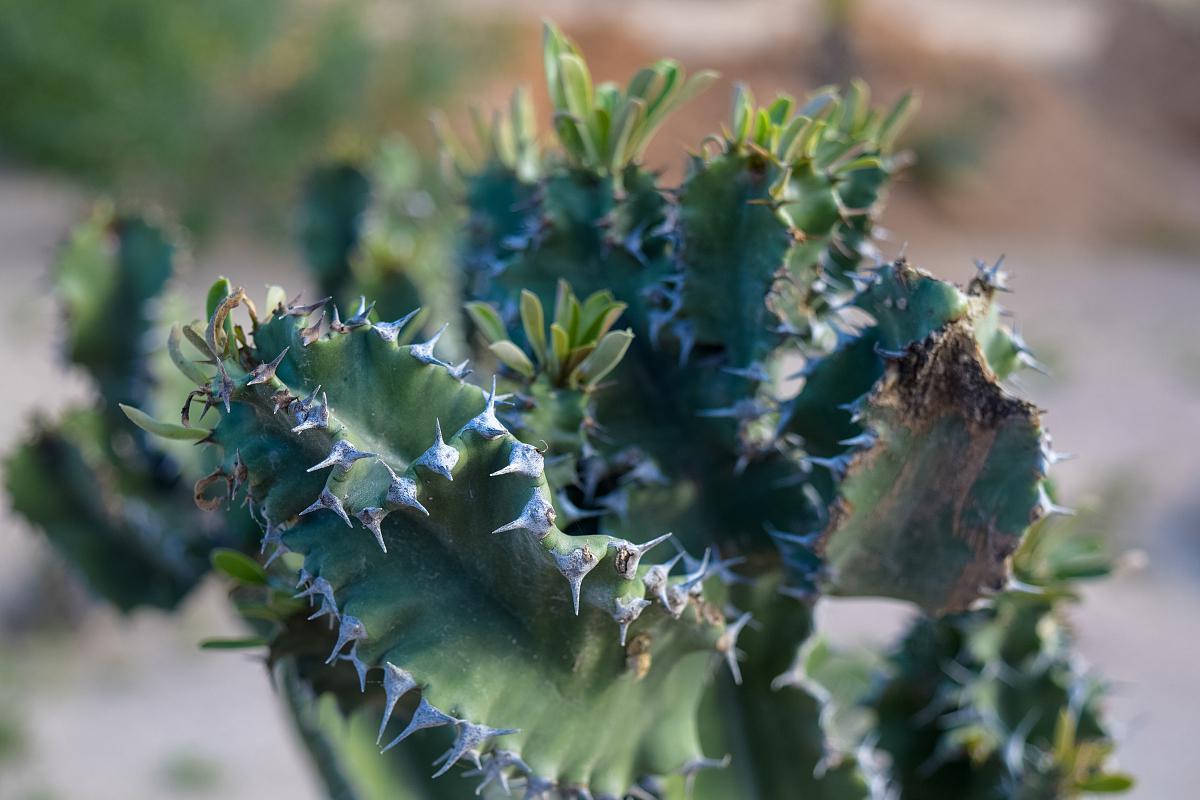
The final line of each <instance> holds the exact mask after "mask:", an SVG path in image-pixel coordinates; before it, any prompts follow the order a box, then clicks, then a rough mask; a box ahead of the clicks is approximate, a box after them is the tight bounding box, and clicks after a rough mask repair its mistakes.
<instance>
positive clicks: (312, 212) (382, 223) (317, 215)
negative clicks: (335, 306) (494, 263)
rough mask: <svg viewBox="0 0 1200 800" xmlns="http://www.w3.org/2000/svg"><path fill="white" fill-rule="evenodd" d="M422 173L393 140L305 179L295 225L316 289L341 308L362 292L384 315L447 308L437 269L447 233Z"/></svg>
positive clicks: (450, 285) (451, 289)
mask: <svg viewBox="0 0 1200 800" xmlns="http://www.w3.org/2000/svg"><path fill="white" fill-rule="evenodd" d="M359 149H360V150H361V149H362V148H359ZM428 172H429V170H423V167H422V164H421V160H420V158H419V157H418V155H417V153H416V152H415V151H414V150H413V148H412V146H411V145H410V144H408V143H407V141H405V140H404V139H402V138H400V137H392V138H390V139H388V140H386V141H385V142H383V143H382V144H381V145H380V146H379V147H377V148H375V150H374V152H368V153H363V152H344V153H341V154H339V155H337V156H335V157H333V158H331V159H330V160H329V161H328V162H327V163H325V164H322V165H321V166H319V167H317V168H316V169H314V170H313V171H312V172H311V173H310V174H309V175H308V176H307V178H306V179H305V181H304V186H303V191H302V199H301V205H300V213H299V220H298V222H299V225H298V227H299V234H300V243H301V250H302V252H303V254H304V260H305V262H306V263H307V264H308V267H309V269H310V270H311V272H312V274H313V277H314V278H315V279H316V284H317V289H318V291H320V292H321V293H322V294H323V295H326V296H330V297H333V298H334V299H335V300H336V301H337V302H338V303H339V304H340V305H341V307H342V308H344V309H347V310H348V309H349V308H353V303H355V302H356V301H358V299H359V298H360V296H361V295H364V294H365V295H367V296H369V297H371V298H372V299H373V300H374V301H375V303H376V308H377V309H378V311H379V313H380V314H381V315H383V316H384V317H394V316H399V315H400V314H402V313H404V312H405V311H407V310H409V309H412V308H414V307H416V306H425V307H427V308H431V309H432V310H434V311H435V312H436V313H438V314H446V313H448V312H449V311H450V310H452V308H453V306H454V299H453V298H454V296H455V289H456V287H455V285H454V281H453V275H452V274H448V273H447V272H446V271H445V270H439V269H438V268H437V265H439V264H441V263H443V262H444V260H445V257H446V255H447V253H446V251H447V250H448V248H449V239H450V236H451V235H452V234H451V231H450V229H449V226H448V224H447V223H448V220H447V219H446V215H445V214H439V213H438V209H439V204H438V202H437V198H438V196H439V195H440V194H441V192H440V191H439V190H438V187H436V186H431V187H430V186H427V185H428V184H429V182H430V181H429V177H430V176H429V175H428V174H427V173H428Z"/></svg>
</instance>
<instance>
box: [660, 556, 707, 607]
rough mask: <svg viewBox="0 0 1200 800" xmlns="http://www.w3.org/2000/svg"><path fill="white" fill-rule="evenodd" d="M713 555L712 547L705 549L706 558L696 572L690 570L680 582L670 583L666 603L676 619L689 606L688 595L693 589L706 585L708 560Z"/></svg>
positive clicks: (664, 597) (701, 561)
mask: <svg viewBox="0 0 1200 800" xmlns="http://www.w3.org/2000/svg"><path fill="white" fill-rule="evenodd" d="M711 556H712V548H707V547H706V548H705V549H704V558H702V559H701V560H700V566H699V567H697V568H696V570H695V571H694V572H690V573H688V574H686V575H684V576H683V578H682V579H680V581H679V582H678V583H672V584H669V585H668V586H667V587H666V589H665V591H664V593H663V600H664V603H663V604H664V605H665V606H666V607H667V611H668V612H669V613H670V614H671V616H673V617H675V618H676V619H678V618H679V615H680V614H682V613H683V610H684V609H685V608H687V602H688V597H689V596H690V595H691V594H692V590H693V589H697V590H699V589H700V588H701V587H702V586H703V585H704V579H705V578H706V577H708V560H709V558H710V557H711Z"/></svg>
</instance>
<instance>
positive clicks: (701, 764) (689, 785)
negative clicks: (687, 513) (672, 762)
mask: <svg viewBox="0 0 1200 800" xmlns="http://www.w3.org/2000/svg"><path fill="white" fill-rule="evenodd" d="M729 761H730V756H729V754H728V753H726V754H725V756H724V757H723V758H706V757H704V756H696V757H695V758H693V759H692V760H691V761H689V762H688V763H686V764H684V765H683V766H682V767H680V768H679V774H680V775H682V776H683V793H684V796H685V797H687V798H691V797H692V796H693V795H694V793H695V791H696V774H697V773H698V772H700V770H702V769H724V768H725V767H728V766H729Z"/></svg>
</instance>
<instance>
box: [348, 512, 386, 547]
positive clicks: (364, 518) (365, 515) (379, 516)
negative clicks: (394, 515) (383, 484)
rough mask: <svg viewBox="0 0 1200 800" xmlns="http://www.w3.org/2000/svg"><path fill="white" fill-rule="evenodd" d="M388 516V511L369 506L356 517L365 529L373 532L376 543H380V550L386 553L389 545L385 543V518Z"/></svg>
mask: <svg viewBox="0 0 1200 800" xmlns="http://www.w3.org/2000/svg"><path fill="white" fill-rule="evenodd" d="M387 514H388V512H387V511H385V510H384V509H382V508H380V507H378V506H368V507H367V508H364V509H363V510H362V511H359V512H358V513H357V514H355V515H354V516H355V517H357V518H358V521H359V522H361V523H362V525H363V527H364V528H366V529H367V530H369V531H370V532H371V534H372V535H373V536H374V537H375V541H376V542H378V543H379V549H380V550H382V551H383V552H385V553H386V552H387V545H386V544H384V542H383V518H384V517H386V516H387Z"/></svg>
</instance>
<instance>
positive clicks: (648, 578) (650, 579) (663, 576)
mask: <svg viewBox="0 0 1200 800" xmlns="http://www.w3.org/2000/svg"><path fill="white" fill-rule="evenodd" d="M681 558H683V553H676V554H675V556H674V557H673V558H671V560H670V561H667V562H665V563H662V564H655V565H654V566H652V567H650V569H648V570H646V574H645V575H643V576H642V583H643V584H644V585H645V587H646V591H647V592H649V593H650V594H651V595H654V596H655V597H657V598H658V599H659V600H660V601H661V602H662V604H663V605H664V606H666V605H667V578H668V576H670V574H671V569H672V567H674V566H675V565H676V564H678V563H679V559H681Z"/></svg>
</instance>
